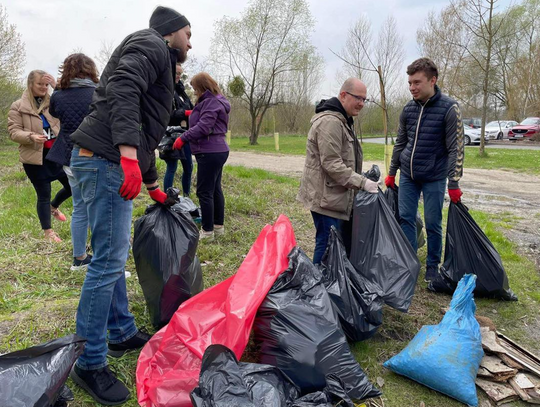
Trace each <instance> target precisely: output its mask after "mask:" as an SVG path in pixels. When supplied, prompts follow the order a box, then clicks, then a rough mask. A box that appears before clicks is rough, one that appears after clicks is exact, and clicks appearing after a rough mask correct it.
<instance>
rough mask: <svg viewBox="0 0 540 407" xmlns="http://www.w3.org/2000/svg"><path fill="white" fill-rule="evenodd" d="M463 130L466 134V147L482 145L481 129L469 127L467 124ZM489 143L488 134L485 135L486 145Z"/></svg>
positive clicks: (464, 140) (464, 138) (464, 139)
mask: <svg viewBox="0 0 540 407" xmlns="http://www.w3.org/2000/svg"><path fill="white" fill-rule="evenodd" d="M463 130H464V133H465V136H464V137H463V142H464V143H465V145H466V146H470V145H471V144H480V135H481V132H480V129H473V128H472V127H471V126H467V125H466V124H464V125H463ZM487 142H488V136H487V134H485V135H484V143H487Z"/></svg>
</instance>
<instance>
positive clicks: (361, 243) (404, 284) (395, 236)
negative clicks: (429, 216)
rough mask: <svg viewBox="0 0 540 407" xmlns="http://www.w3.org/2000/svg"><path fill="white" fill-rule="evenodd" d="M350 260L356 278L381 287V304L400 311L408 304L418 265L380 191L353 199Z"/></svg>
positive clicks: (413, 288) (358, 195) (404, 310)
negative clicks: (355, 271) (355, 272)
mask: <svg viewBox="0 0 540 407" xmlns="http://www.w3.org/2000/svg"><path fill="white" fill-rule="evenodd" d="M352 230H353V232H352V236H353V239H352V245H351V256H350V260H351V263H352V265H353V266H354V268H355V269H356V270H357V271H358V273H359V274H360V276H361V277H362V278H363V279H366V280H367V281H370V282H371V283H375V284H377V285H378V286H379V287H381V289H382V292H381V293H380V295H381V297H382V298H383V300H384V302H385V303H386V304H387V305H389V306H391V307H393V308H395V309H397V310H399V311H402V312H407V310H408V309H409V306H410V305H411V301H412V297H413V295H414V290H415V288H416V281H417V280H418V274H419V273H420V262H419V261H418V257H417V256H416V253H415V252H414V250H413V248H412V247H411V245H410V243H409V241H408V240H407V238H406V237H405V234H404V233H403V231H402V230H401V227H400V226H399V224H398V222H397V221H396V218H395V216H394V214H393V213H392V210H391V209H390V207H389V206H388V203H387V202H386V198H385V197H384V194H383V193H382V191H381V190H379V192H378V193H376V194H371V193H369V192H366V191H359V192H358V193H357V194H356V196H355V198H354V207H353V229H352Z"/></svg>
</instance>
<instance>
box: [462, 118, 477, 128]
mask: <svg viewBox="0 0 540 407" xmlns="http://www.w3.org/2000/svg"><path fill="white" fill-rule="evenodd" d="M463 124H466V125H467V126H469V127H471V128H473V129H479V128H480V127H482V119H481V118H480V117H467V118H465V119H463Z"/></svg>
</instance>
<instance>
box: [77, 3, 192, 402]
mask: <svg viewBox="0 0 540 407" xmlns="http://www.w3.org/2000/svg"><path fill="white" fill-rule="evenodd" d="M190 37H191V27H190V24H189V21H188V20H187V19H186V17H184V16H183V15H181V14H180V13H178V12H176V11H174V10H172V9H170V8H166V7H158V8H157V9H156V10H155V11H154V13H153V14H152V17H151V18H150V28H147V29H144V30H140V31H137V32H135V33H133V34H131V35H128V36H127V37H126V38H125V39H124V40H123V41H122V43H121V44H120V45H119V46H118V47H117V48H116V50H115V51H114V52H113V54H112V56H111V58H110V60H109V62H108V63H107V66H106V67H105V69H104V70H103V74H102V75H101V78H100V81H99V85H98V86H97V88H96V90H95V93H94V96H93V101H92V105H91V106H90V113H89V114H88V115H87V116H86V117H85V119H84V120H83V122H82V123H81V125H80V126H79V128H78V129H77V130H76V131H75V132H74V133H73V134H72V136H71V138H72V139H73V141H74V142H75V147H74V149H73V153H72V156H71V169H72V172H73V176H74V178H75V182H76V186H77V187H78V188H80V190H81V194H82V197H83V199H84V201H85V203H86V205H87V211H88V220H89V225H90V229H91V231H92V250H93V253H94V255H93V257H92V260H91V262H90V264H89V265H88V271H87V274H86V278H85V280H84V284H83V286H82V289H81V297H80V301H79V307H78V309H77V334H78V335H79V336H81V337H83V338H85V339H86V340H87V342H86V346H85V349H84V352H83V353H82V355H81V356H80V357H79V359H78V360H77V362H76V363H75V365H74V367H73V369H72V371H71V378H72V379H73V381H74V382H75V383H77V384H78V385H79V386H80V387H82V388H83V389H84V390H86V391H87V392H88V393H89V394H90V395H91V396H92V397H93V398H94V399H95V400H96V401H97V402H99V403H101V404H105V405H119V404H122V403H124V402H126V401H127V400H128V399H129V397H130V392H129V390H128V389H127V387H126V386H125V385H124V383H122V382H121V381H120V380H118V379H117V378H116V376H115V375H114V373H112V372H111V371H110V370H109V367H108V363H107V354H108V355H109V356H112V357H120V356H122V355H124V353H126V352H129V351H134V350H138V349H140V348H142V347H143V346H144V345H145V344H146V342H148V340H149V339H150V335H148V334H147V333H144V332H141V331H139V330H138V329H137V327H136V325H135V321H134V318H133V315H132V314H131V313H130V312H129V311H128V299H127V292H126V280H125V273H124V267H125V265H126V260H127V257H128V252H129V247H130V234H131V216H132V209H133V201H132V200H133V199H134V198H135V197H137V195H139V192H140V191H141V184H142V183H144V184H145V185H146V188H147V190H148V194H149V195H150V197H151V198H152V199H153V200H154V201H156V202H158V203H160V204H163V205H170V204H172V203H174V202H170V198H168V197H167V195H166V194H165V193H164V192H162V191H161V190H160V189H159V186H158V184H157V182H156V181H157V177H158V175H157V170H156V165H155V153H154V151H155V149H156V147H157V145H158V144H159V142H160V140H161V138H162V136H163V134H164V133H165V129H166V127H167V124H168V123H169V118H170V115H171V109H172V105H173V94H174V82H175V81H174V79H175V71H176V70H175V68H176V63H177V62H184V61H185V60H186V57H187V52H188V51H189V49H191V44H190Z"/></svg>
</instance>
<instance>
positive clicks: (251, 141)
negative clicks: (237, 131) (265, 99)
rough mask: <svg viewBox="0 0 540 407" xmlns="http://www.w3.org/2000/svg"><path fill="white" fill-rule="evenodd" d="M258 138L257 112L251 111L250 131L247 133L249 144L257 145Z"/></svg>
mask: <svg viewBox="0 0 540 407" xmlns="http://www.w3.org/2000/svg"><path fill="white" fill-rule="evenodd" d="M258 138H259V132H258V131H257V114H256V113H251V133H250V135H249V144H250V145H252V146H254V145H257V139H258Z"/></svg>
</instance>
